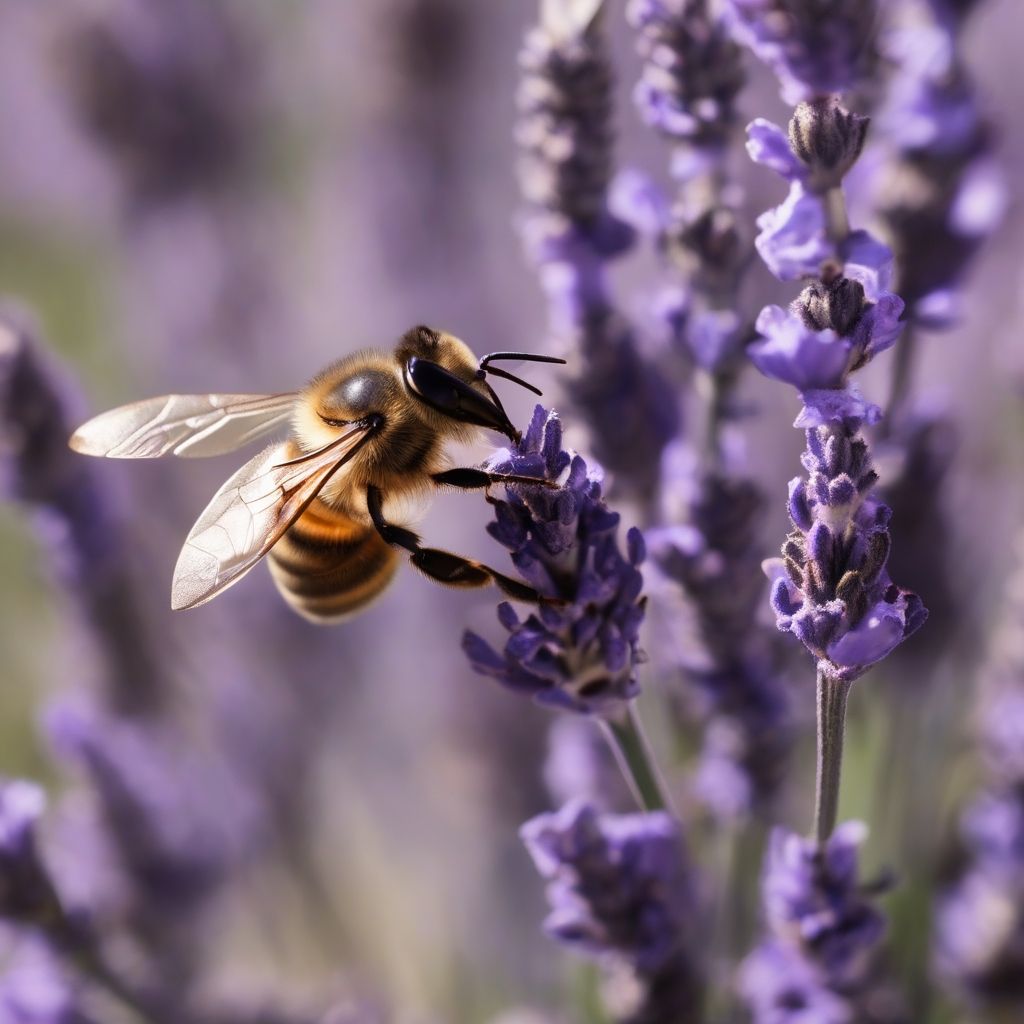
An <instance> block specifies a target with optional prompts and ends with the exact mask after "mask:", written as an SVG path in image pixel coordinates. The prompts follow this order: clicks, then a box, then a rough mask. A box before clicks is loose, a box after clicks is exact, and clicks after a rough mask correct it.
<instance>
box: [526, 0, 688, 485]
mask: <svg viewBox="0 0 1024 1024" xmlns="http://www.w3.org/2000/svg"><path fill="white" fill-rule="evenodd" d="M602 6H603V4H602V0H542V2H541V4H540V12H541V19H540V24H539V25H537V26H536V27H535V28H533V29H532V30H531V31H530V32H529V33H528V35H527V37H526V40H525V42H524V44H523V48H522V51H521V53H520V66H521V68H522V80H521V84H520V88H519V93H518V107H519V123H518V128H517V132H516V141H517V142H518V144H519V149H520V152H521V154H522V157H521V160H520V174H519V179H520V183H521V188H522V193H523V196H524V198H525V199H526V202H527V209H526V211H525V213H524V216H523V219H522V234H523V239H524V242H525V247H526V251H527V255H528V258H529V259H530V261H531V262H532V263H533V264H534V266H535V267H536V269H537V273H538V276H539V278H540V283H541V286H542V287H543V289H544V291H545V293H546V294H547V298H548V306H549V310H550V320H551V325H552V333H553V335H554V338H555V340H556V343H557V344H559V345H560V346H562V347H564V348H566V349H569V350H571V351H572V352H573V353H574V355H573V357H572V358H571V359H570V362H571V363H573V364H574V365H575V366H577V367H579V368H580V372H579V373H577V375H576V376H575V377H574V378H573V379H571V380H569V381H568V383H567V384H566V393H567V395H568V397H569V398H570V399H571V401H572V402H573V404H574V405H575V406H576V407H577V408H578V409H579V410H580V412H581V413H582V415H583V418H584V419H585V420H586V422H587V425H588V427H589V429H590V433H591V436H592V444H593V447H594V451H595V453H596V454H597V456H598V458H600V459H601V461H602V463H603V465H604V466H606V467H607V468H608V470H609V471H610V472H611V473H613V474H615V478H616V481H617V482H623V483H625V485H626V486H627V487H628V488H629V489H630V490H631V491H632V492H633V494H634V495H635V496H636V497H638V498H640V499H641V500H642V501H644V502H645V503H648V504H650V503H651V502H652V500H653V495H654V493H655V491H656V489H657V486H658V464H659V460H660V457H661V452H662V450H663V448H664V447H665V445H666V444H667V443H668V442H669V441H670V440H671V438H672V437H673V436H674V435H675V433H676V430H677V428H678V425H679V409H678V398H677V396H676V395H675V393H674V390H673V388H672V385H671V384H670V383H669V382H668V381H666V380H665V378H664V376H663V375H662V374H661V373H660V371H659V369H658V367H657V365H656V364H655V362H654V360H652V359H651V358H649V357H648V356H647V355H646V354H645V353H644V352H643V351H642V349H641V346H640V345H639V343H638V341H637V338H636V336H635V334H634V332H633V330H632V328H631V326H630V325H629V323H628V322H627V321H626V319H625V318H624V317H623V316H622V315H621V313H619V312H618V311H617V310H616V308H615V304H614V302H613V301H612V298H611V295H610V292H609V288H608V283H607V281H606V273H605V270H606V265H607V263H608V262H609V261H610V260H612V259H613V258H615V257H616V256H618V255H620V254H622V253H623V252H625V251H626V250H627V249H628V248H629V247H630V246H631V245H632V243H633V239H634V234H635V233H634V230H633V228H632V227H631V226H629V225H628V224H627V223H626V222H625V221H624V220H622V219H621V218H620V217H618V216H617V215H616V214H614V213H613V212H612V211H611V209H610V202H609V187H610V182H611V178H612V173H613V169H614V157H613V152H612V144H613V140H614V131H613V127H612V103H613V97H612V92H613V89H612V86H613V74H612V67H611V62H610V60H609V57H608V52H607V41H606V39H605V37H604V33H603V31H602V27H601V21H602V16H601V8H602Z"/></svg>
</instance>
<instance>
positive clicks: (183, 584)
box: [171, 424, 374, 609]
mask: <svg viewBox="0 0 1024 1024" xmlns="http://www.w3.org/2000/svg"><path fill="white" fill-rule="evenodd" d="M373 434H374V429H373V427H371V426H369V425H366V424H360V425H359V426H358V427H356V428H355V429H353V430H350V431H348V432H347V433H346V434H344V435H343V436H342V437H340V438H338V440H336V441H333V442H331V444H329V445H328V446H327V447H326V448H321V449H320V450H319V451H316V452H313V453H312V454H310V455H303V456H301V457H300V458H297V459H289V458H288V455H289V445H288V444H287V443H283V444H277V445H272V446H271V447H269V448H267V449H265V450H264V451H262V452H260V453H259V455H257V456H256V457H255V458H253V459H250V460H249V461H248V462H247V463H246V464H245V465H244V466H243V467H242V468H241V469H240V470H238V472H237V473H235V474H234V476H232V477H231V479H230V480H228V481H227V483H225V484H224V486H223V487H221V489H220V490H219V491H218V492H217V493H216V494H215V495H214V496H213V500H212V501H211V502H210V504H209V505H207V507H206V509H205V511H204V512H203V514H202V515H201V516H200V517H199V519H198V520H197V521H196V525H195V526H193V527H192V530H191V531H190V533H189V535H188V537H187V538H186V540H185V546H184V547H183V548H182V549H181V554H180V555H179V556H178V564H177V565H176V566H175V567H174V582H173V583H172V585H171V607H172V608H174V609H181V608H194V607H196V606H197V605H200V604H205V603H206V602H207V601H209V600H210V598H212V597H215V596H216V595H217V594H219V593H220V592H221V591H222V590H225V589H226V588H228V587H230V586H231V585H232V584H233V583H237V582H238V581H239V580H240V579H241V578H242V577H243V576H244V575H245V574H246V573H247V572H248V571H249V570H250V569H251V568H252V567H253V566H254V565H255V564H256V563H257V562H258V561H259V560H260V559H261V558H262V557H263V556H264V555H265V554H266V553H267V552H268V551H269V550H270V549H271V548H272V547H273V546H274V545H275V544H276V543H277V542H278V541H279V540H280V539H281V536H282V535H283V534H284V532H285V530H287V529H288V527H289V526H291V525H292V523H294V522H295V520H296V519H298V518H299V516H300V515H302V513H303V512H304V511H305V509H306V507H307V506H308V505H309V503H310V502H311V501H312V500H313V499H314V498H315V497H316V495H317V493H318V492H319V491H320V489H321V488H322V487H323V486H324V484H326V483H327V481H328V480H329V479H330V478H331V477H332V476H333V475H334V473H336V472H337V471H338V470H339V469H340V468H341V467H342V466H343V465H345V463H346V462H348V461H349V460H350V459H351V458H352V457H353V456H354V455H355V454H356V452H358V451H359V449H360V448H361V447H362V446H363V445H364V444H365V443H366V442H367V441H368V440H369V439H370V438H371V437H372V436H373Z"/></svg>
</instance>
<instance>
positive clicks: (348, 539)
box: [268, 499, 398, 623]
mask: <svg viewBox="0 0 1024 1024" xmlns="http://www.w3.org/2000/svg"><path fill="white" fill-rule="evenodd" d="M268 558H269V562H270V572H271V575H272V576H273V577H274V582H275V583H276V584H277V588H278V590H280V591H281V595H282V596H283V597H284V599H285V600H286V601H287V602H288V603H289V604H290V605H291V606H292V608H294V609H295V610H296V611H297V612H298V613H299V614H300V615H303V616H305V617H306V618H307V619H310V620H312V621H313V622H320V623H325V622H337V621H339V620H341V619H344V618H346V617H347V616H349V615H352V614H354V613H355V612H358V611H360V610H361V609H363V608H365V607H366V605H368V604H369V603H370V601H372V600H373V599H374V598H375V597H376V596H377V595H378V594H379V593H380V592H381V591H382V590H383V589H384V588H385V587H386V586H387V585H388V583H390V582H391V577H392V576H393V575H394V573H395V569H396V568H397V566H398V554H397V553H396V552H395V550H394V549H393V548H391V547H390V546H389V545H388V544H387V542H386V541H384V540H383V539H382V538H381V536H380V534H379V533H377V531H376V530H375V529H374V528H373V527H372V526H370V525H368V524H367V525H364V524H362V523H359V522H355V521H354V520H352V519H349V518H348V517H347V516H345V515H342V514H341V513H339V512H336V511H335V510H334V509H332V508H330V507H328V506H327V505H325V504H324V503H323V502H322V501H320V500H319V499H318V500H316V501H314V502H313V503H312V504H311V505H310V506H309V508H308V509H306V511H305V512H303V514H302V515H301V516H300V517H299V518H298V519H297V520H296V521H295V523H293V524H292V526H291V527H289V529H288V532H287V533H286V534H285V535H284V536H283V537H282V538H281V539H280V540H279V541H278V542H277V543H276V544H275V545H274V546H273V548H271V549H270V554H269V556H268Z"/></svg>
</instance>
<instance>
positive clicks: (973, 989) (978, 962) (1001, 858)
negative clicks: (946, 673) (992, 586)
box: [934, 543, 1024, 1019]
mask: <svg viewBox="0 0 1024 1024" xmlns="http://www.w3.org/2000/svg"><path fill="white" fill-rule="evenodd" d="M1017 547H1018V551H1019V552H1020V553H1024V543H1018V545H1017ZM1022 606H1024V571H1021V569H1020V567H1018V569H1017V571H1016V572H1015V573H1014V575H1013V576H1012V577H1011V579H1010V582H1009V585H1008V588H1007V595H1006V600H1005V603H1004V619H1003V622H1002V623H1001V625H1000V628H999V629H998V631H997V636H996V647H995V651H994V654H993V657H992V659H991V662H990V665H989V671H988V685H989V687H990V689H989V692H988V694H987V696H986V699H985V702H984V706H983V707H984V713H983V715H982V719H981V728H980V730H979V746H980V753H981V755H982V761H983V765H984V769H985V771H984V778H983V784H982V788H981V790H980V791H979V792H978V793H977V794H976V796H975V797H974V798H973V800H972V801H971V802H970V804H969V805H968V806H967V808H966V809H965V811H964V812H963V814H962V816H961V820H960V831H961V836H962V843H963V846H964V848H965V851H964V852H965V854H966V857H965V863H964V867H963V869H962V871H961V873H960V875H959V877H958V878H957V879H956V881H955V882H954V883H953V885H952V886H950V888H949V889H948V890H947V891H946V893H945V894H944V895H943V897H942V899H941V901H940V903H939V912H938V915H937V917H936V922H935V933H934V956H935V964H936V968H937V970H938V973H939V976H940V978H941V980H942V981H943V983H944V984H945V986H946V987H947V988H948V989H949V990H950V991H951V992H952V993H953V994H954V995H956V996H957V997H959V999H960V1000H962V1001H963V1002H964V1003H966V1004H967V1005H969V1006H974V1007H978V1008H982V1009H985V1010H988V1011H998V1010H1002V1011H1005V1012H1006V1013H1007V1015H1008V1019H1009V1018H1010V1017H1012V1016H1013V1015H1014V1014H1015V1013H1016V1014H1018V1015H1019V1013H1020V1012H1021V1010H1022V1009H1024V981H1022V979H1024V755H1022V753H1021V751H1022V750H1024V746H1022V745H1021V741H1022V738H1024V645H1022V643H1021V637H1022V627H1021V615H1020V612H1021V608H1022Z"/></svg>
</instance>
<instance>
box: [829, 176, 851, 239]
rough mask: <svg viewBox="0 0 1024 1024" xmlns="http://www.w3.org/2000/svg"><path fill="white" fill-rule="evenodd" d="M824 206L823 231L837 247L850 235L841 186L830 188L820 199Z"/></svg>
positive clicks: (844, 197) (844, 198)
mask: <svg viewBox="0 0 1024 1024" xmlns="http://www.w3.org/2000/svg"><path fill="white" fill-rule="evenodd" d="M822 202H823V203H824V204H825V230H826V233H827V234H828V237H829V239H830V240H831V241H833V242H835V243H836V244H837V245H838V244H839V243H840V242H843V241H845V240H846V238H847V237H848V236H849V234H850V220H849V218H848V217H847V215H846V196H845V195H844V194H843V189H842V186H838V185H837V186H836V187H835V188H830V189H829V190H828V191H827V192H826V193H825V195H824V196H823V197H822Z"/></svg>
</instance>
